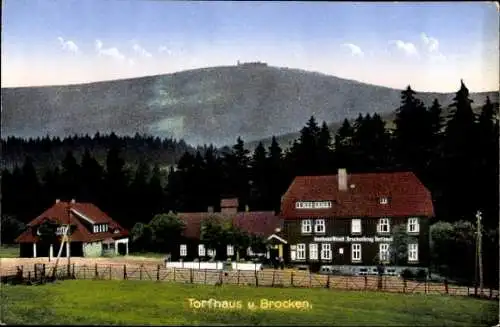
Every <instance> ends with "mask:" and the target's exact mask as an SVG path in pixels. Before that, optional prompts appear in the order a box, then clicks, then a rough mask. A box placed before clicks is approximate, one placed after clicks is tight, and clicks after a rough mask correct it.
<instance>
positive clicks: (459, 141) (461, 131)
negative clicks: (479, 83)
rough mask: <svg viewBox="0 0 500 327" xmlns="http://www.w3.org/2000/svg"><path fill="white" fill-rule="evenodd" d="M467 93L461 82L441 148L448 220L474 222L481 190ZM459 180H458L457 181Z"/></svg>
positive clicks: (473, 117)
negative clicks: (443, 161)
mask: <svg viewBox="0 0 500 327" xmlns="http://www.w3.org/2000/svg"><path fill="white" fill-rule="evenodd" d="M471 104H472V100H471V99H470V98H469V90H468V89H467V87H466V86H465V84H464V83H463V81H461V85H460V89H459V90H458V91H457V92H456V95H455V97H454V98H453V103H452V104H451V105H450V107H451V108H452V113H451V117H450V118H449V120H448V122H447V125H446V136H445V139H444V145H443V155H444V160H445V165H444V167H445V169H444V171H442V174H443V176H444V177H445V183H444V184H445V185H446V193H447V196H446V197H447V199H446V202H447V205H446V206H447V208H448V219H453V220H458V219H464V220H469V221H471V220H474V219H475V218H474V216H475V212H476V210H477V209H479V208H478V207H479V205H478V202H479V199H478V197H480V196H481V195H480V193H481V192H478V190H479V189H480V188H481V182H482V181H481V180H480V174H479V173H478V169H479V168H480V166H479V165H478V163H477V155H478V152H477V141H478V130H477V126H476V117H475V114H474V112H473V110H472V105H471ZM458 177H460V178H458Z"/></svg>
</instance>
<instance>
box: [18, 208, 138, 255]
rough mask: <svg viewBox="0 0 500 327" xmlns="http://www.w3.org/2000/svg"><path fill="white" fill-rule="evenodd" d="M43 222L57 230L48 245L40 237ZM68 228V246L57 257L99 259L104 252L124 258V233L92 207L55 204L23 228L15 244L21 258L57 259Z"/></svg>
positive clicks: (126, 240) (126, 246) (108, 218)
mask: <svg viewBox="0 0 500 327" xmlns="http://www.w3.org/2000/svg"><path fill="white" fill-rule="evenodd" d="M44 222H52V223H54V224H56V225H60V227H59V228H58V229H57V230H56V236H55V237H54V240H56V242H53V243H52V244H47V241H45V240H43V238H42V237H41V233H40V226H41V225H42V224H43V223H44ZM68 225H69V226H70V230H71V231H72V232H71V234H70V235H69V239H70V242H69V243H66V245H65V246H64V247H63V248H62V249H61V251H62V252H61V256H70V255H71V256H77V257H78V256H83V257H93V256H101V255H102V254H103V253H104V252H105V251H106V250H108V251H112V252H114V253H115V254H128V240H129V239H128V231H127V230H126V229H124V228H123V227H121V226H120V225H119V224H118V223H117V222H116V221H114V220H113V219H111V218H110V217H109V216H108V215H107V214H106V213H105V212H103V211H102V210H100V209H99V208H98V207H97V206H95V205H94V204H92V203H84V202H76V201H75V200H71V201H70V202H65V201H60V200H56V202H55V203H54V205H52V207H50V208H48V209H47V210H45V211H44V212H43V213H42V214H40V215H39V216H38V217H36V218H35V219H33V220H32V221H31V222H30V223H28V225H27V229H26V230H25V231H24V232H23V233H22V234H21V235H19V236H18V237H17V238H16V240H15V242H16V243H19V244H20V256H21V257H54V256H57V254H58V251H59V248H60V244H61V239H62V235H63V231H64V228H65V227H66V226H68Z"/></svg>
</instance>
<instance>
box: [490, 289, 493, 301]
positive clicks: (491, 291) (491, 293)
mask: <svg viewBox="0 0 500 327" xmlns="http://www.w3.org/2000/svg"><path fill="white" fill-rule="evenodd" d="M491 298H493V289H492V288H490V299H491Z"/></svg>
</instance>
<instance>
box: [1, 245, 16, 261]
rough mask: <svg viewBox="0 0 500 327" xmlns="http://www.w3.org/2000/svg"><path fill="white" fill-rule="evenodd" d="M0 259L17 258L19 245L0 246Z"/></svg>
mask: <svg viewBox="0 0 500 327" xmlns="http://www.w3.org/2000/svg"><path fill="white" fill-rule="evenodd" d="M0 258H19V245H17V244H15V245H10V244H9V245H7V244H2V245H0Z"/></svg>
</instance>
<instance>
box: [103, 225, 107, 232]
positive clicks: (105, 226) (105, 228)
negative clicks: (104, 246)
mask: <svg viewBox="0 0 500 327" xmlns="http://www.w3.org/2000/svg"><path fill="white" fill-rule="evenodd" d="M104 231H105V232H107V231H108V224H104Z"/></svg>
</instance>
